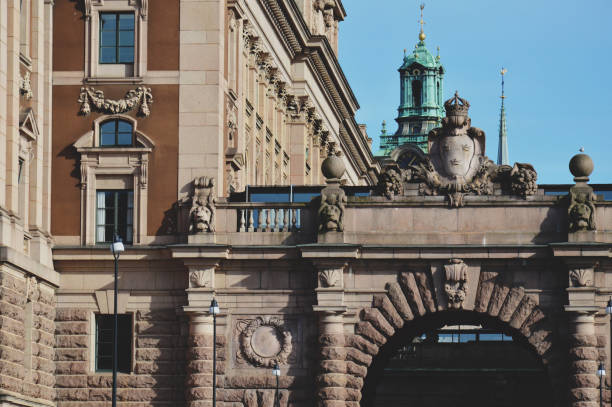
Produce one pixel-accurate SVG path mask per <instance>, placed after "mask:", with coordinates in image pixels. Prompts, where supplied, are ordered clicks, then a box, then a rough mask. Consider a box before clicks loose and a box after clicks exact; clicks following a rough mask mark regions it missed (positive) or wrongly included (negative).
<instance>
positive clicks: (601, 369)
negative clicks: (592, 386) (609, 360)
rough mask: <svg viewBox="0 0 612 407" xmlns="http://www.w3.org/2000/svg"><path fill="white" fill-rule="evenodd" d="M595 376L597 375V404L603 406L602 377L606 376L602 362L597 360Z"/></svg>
mask: <svg viewBox="0 0 612 407" xmlns="http://www.w3.org/2000/svg"><path fill="white" fill-rule="evenodd" d="M597 377H599V406H600V407H602V406H603V387H604V378H605V377H606V367H605V366H604V364H603V362H599V366H598V367H597Z"/></svg>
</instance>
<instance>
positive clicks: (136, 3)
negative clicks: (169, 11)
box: [83, 0, 149, 20]
mask: <svg viewBox="0 0 612 407" xmlns="http://www.w3.org/2000/svg"><path fill="white" fill-rule="evenodd" d="M127 4H128V5H129V6H132V7H139V8H140V17H141V18H142V19H143V20H146V19H147V15H148V13H149V0H127ZM93 6H104V0H83V9H84V11H85V17H86V18H88V19H89V18H91V14H92V9H93Z"/></svg>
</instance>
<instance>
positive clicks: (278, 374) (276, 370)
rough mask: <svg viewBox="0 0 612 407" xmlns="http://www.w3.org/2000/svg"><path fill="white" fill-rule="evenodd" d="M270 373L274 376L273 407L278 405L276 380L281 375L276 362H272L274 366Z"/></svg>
mask: <svg viewBox="0 0 612 407" xmlns="http://www.w3.org/2000/svg"><path fill="white" fill-rule="evenodd" d="M272 374H273V375H274V376H276V392H275V393H274V407H279V405H280V401H279V399H278V380H279V377H280V375H281V371H280V367H279V366H278V363H275V364H274V367H273V368H272Z"/></svg>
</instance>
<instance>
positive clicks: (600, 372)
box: [597, 297, 612, 406]
mask: <svg viewBox="0 0 612 407" xmlns="http://www.w3.org/2000/svg"><path fill="white" fill-rule="evenodd" d="M606 314H608V315H611V314H612V297H610V299H609V300H608V303H607V304H606ZM597 377H599V405H600V406H603V390H604V379H605V377H606V366H605V365H604V363H603V362H599V366H598V367H597Z"/></svg>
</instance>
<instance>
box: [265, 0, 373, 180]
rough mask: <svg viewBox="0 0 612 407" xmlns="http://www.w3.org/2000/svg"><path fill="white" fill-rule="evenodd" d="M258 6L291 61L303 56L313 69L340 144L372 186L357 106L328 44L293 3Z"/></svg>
mask: <svg viewBox="0 0 612 407" xmlns="http://www.w3.org/2000/svg"><path fill="white" fill-rule="evenodd" d="M262 4H263V5H264V10H265V11H266V12H267V14H268V18H269V19H270V20H271V21H272V22H273V25H274V27H275V28H276V30H277V33H278V35H279V37H280V38H281V40H282V41H283V43H284V44H285V46H286V47H287V49H288V50H289V52H290V54H291V56H292V58H295V57H296V56H299V55H303V56H304V57H305V58H306V60H307V62H308V63H309V64H310V65H311V66H312V67H313V68H314V69H313V71H314V73H315V75H316V77H317V80H318V81H319V82H320V83H321V84H322V85H323V89H324V90H325V94H326V95H327V97H328V98H329V100H330V102H331V104H332V106H333V107H334V108H335V110H336V111H337V113H338V114H339V116H340V117H341V119H342V120H341V125H340V129H339V133H340V139H341V140H340V142H341V143H342V144H343V145H344V147H345V148H346V150H347V151H350V153H351V155H352V157H350V159H351V161H352V162H353V164H354V165H355V167H356V168H359V170H360V171H361V173H362V177H366V178H367V180H368V183H370V184H375V183H376V179H375V178H376V175H377V174H378V173H379V172H380V168H379V165H378V164H377V163H376V162H375V161H374V156H373V154H372V152H371V150H370V148H369V146H368V143H367V140H366V139H365V137H364V136H363V134H362V133H361V130H360V129H359V126H358V125H357V122H356V121H355V117H354V116H355V112H356V111H357V110H358V109H359V103H358V102H357V99H356V97H355V95H354V93H353V91H352V89H351V87H350V85H349V84H348V81H347V79H346V77H345V76H344V73H343V71H342V68H341V67H340V64H339V62H338V59H337V58H336V55H335V54H334V52H333V50H332V48H331V46H330V44H329V41H328V40H327V38H326V37H325V36H320V35H316V36H315V35H312V34H311V33H310V30H309V29H308V27H307V25H306V22H305V21H304V19H303V17H302V14H301V12H300V10H299V9H298V7H297V5H296V4H295V1H294V0H288V1H280V0H262ZM342 10H343V11H344V9H342Z"/></svg>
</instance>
